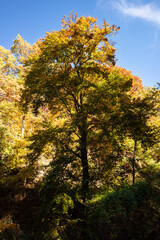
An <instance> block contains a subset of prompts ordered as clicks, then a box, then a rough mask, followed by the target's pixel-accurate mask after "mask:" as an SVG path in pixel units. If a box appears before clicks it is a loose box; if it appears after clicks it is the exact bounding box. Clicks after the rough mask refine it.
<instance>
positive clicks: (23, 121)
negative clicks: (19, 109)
mask: <svg viewBox="0 0 160 240" xmlns="http://www.w3.org/2000/svg"><path fill="white" fill-rule="evenodd" d="M24 130H25V115H23V116H22V138H23V137H24Z"/></svg>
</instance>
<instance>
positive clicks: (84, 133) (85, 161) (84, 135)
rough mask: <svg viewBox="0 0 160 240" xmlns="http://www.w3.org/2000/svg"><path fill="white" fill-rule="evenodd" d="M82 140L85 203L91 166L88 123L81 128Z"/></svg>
mask: <svg viewBox="0 0 160 240" xmlns="http://www.w3.org/2000/svg"><path fill="white" fill-rule="evenodd" d="M80 132H81V139H80V148H81V163H82V169H83V176H82V199H83V202H84V203H85V201H86V197H87V194H88V192H89V166H88V156H87V130H86V121H83V124H82V128H81V131H80Z"/></svg>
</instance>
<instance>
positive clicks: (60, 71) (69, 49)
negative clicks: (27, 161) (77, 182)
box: [22, 14, 132, 202]
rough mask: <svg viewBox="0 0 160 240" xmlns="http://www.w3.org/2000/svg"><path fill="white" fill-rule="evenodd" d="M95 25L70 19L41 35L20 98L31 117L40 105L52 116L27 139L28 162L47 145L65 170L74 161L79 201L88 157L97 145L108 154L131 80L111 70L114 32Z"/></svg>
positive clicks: (91, 20) (85, 182)
mask: <svg viewBox="0 0 160 240" xmlns="http://www.w3.org/2000/svg"><path fill="white" fill-rule="evenodd" d="M96 21H97V20H96V19H94V18H92V17H86V18H84V17H80V18H77V15H75V16H73V15H72V14H71V16H70V17H69V18H68V20H65V19H63V20H62V28H61V29H60V30H59V31H53V32H52V33H47V34H46V36H45V38H44V39H43V40H41V43H40V44H39V45H40V51H39V52H38V54H32V57H30V58H29V60H28V65H29V66H30V70H29V71H28V73H27V74H26V80H25V90H24V92H23V98H22V99H23V101H24V100H25V105H28V104H29V103H32V104H33V108H34V111H35V112H37V111H38V109H40V108H41V107H43V106H46V107H47V108H48V109H49V110H50V111H51V113H52V114H53V116H54V120H53V121H52V124H49V125H47V124H45V126H48V129H47V130H45V127H44V129H43V130H41V131H39V132H38V133H37V135H36V136H37V137H35V138H34V137H33V140H34V141H33V144H32V147H31V148H32V149H33V155H34V157H35V158H36V157H38V156H39V154H40V152H41V150H42V149H43V148H44V146H45V145H46V144H47V143H48V142H53V143H54V145H55V146H56V149H55V150H54V151H55V154H54V157H55V159H56V157H57V156H59V159H61V161H62V158H63V159H64V161H65V164H64V162H63V166H64V165H65V170H66V169H70V167H71V165H72V166H73V165H74V163H75V162H76V164H77V166H78V167H79V169H78V171H79V172H80V170H81V168H82V176H81V175H80V176H79V177H80V178H79V179H81V178H82V180H81V181H82V188H81V193H82V198H83V201H84V202H85V200H86V197H87V195H88V192H89V184H90V183H91V179H90V172H91V170H90V169H89V162H90V161H92V160H94V161H98V159H97V157H98V156H96V157H95V158H96V159H95V158H94V159H93V158H92V153H93V152H96V149H95V148H96V147H98V144H97V142H98V141H99V143H100V142H101V143H102V142H103V144H102V145H103V150H104V149H105V147H104V143H106V146H108V150H109V149H112V147H113V143H114V144H115V142H117V139H118V135H116V132H118V131H120V128H119V127H118V125H114V120H115V119H114V117H115V116H116V118H117V116H118V115H119V114H120V112H121V110H120V109H121V105H122V104H123V102H124V101H129V99H130V97H129V95H128V94H127V92H128V90H130V88H131V85H132V79H131V75H125V74H123V73H122V72H121V71H120V69H118V68H117V67H114V65H115V48H114V47H113V45H112V44H110V41H109V38H111V37H112V36H113V35H114V34H115V33H117V31H118V29H119V28H116V27H115V26H114V25H113V26H111V27H110V26H109V25H108V23H107V22H106V21H104V23H103V24H102V26H98V25H97V24H96ZM115 113H116V114H115ZM119 117H120V116H118V118H119ZM55 119H56V120H55ZM100 145H101V144H99V149H100V148H101V146H100ZM109 146H110V147H109ZM60 150H61V151H60ZM109 151H112V150H109ZM30 156H31V155H30ZM93 156H94V154H93ZM104 159H105V157H104ZM79 160H80V164H78V162H79ZM59 163H60V161H59ZM91 165H92V164H90V166H91ZM70 173H71V171H70ZM74 173H75V168H74V170H73V168H72V175H73V174H74Z"/></svg>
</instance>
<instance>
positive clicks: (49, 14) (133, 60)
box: [0, 0, 160, 86]
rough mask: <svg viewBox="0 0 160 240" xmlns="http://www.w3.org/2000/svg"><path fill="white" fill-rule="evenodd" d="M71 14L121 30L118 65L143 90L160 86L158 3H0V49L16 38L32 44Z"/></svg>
mask: <svg viewBox="0 0 160 240" xmlns="http://www.w3.org/2000/svg"><path fill="white" fill-rule="evenodd" d="M72 11H73V13H76V12H78V16H79V17H80V16H81V15H83V16H92V17H95V18H97V19H98V23H99V24H101V23H102V22H103V19H106V21H107V22H108V23H109V24H115V25H117V26H120V31H119V33H118V34H117V35H116V36H115V37H114V41H115V42H116V45H115V46H116V48H117V53H116V58H117V65H118V66H120V67H124V68H126V69H127V70H131V71H132V73H133V74H134V75H137V76H139V77H140V78H141V79H142V82H143V84H144V85H145V86H155V85H156V82H160V1H159V0H80V1H77V0H74V1H73V0H23V1H22V0H14V1H13V0H1V1H0V45H1V46H3V47H5V48H6V49H10V47H11V46H12V44H13V40H14V39H15V38H16V36H17V35H18V34H20V35H21V36H22V37H23V38H24V39H25V40H26V41H27V42H29V43H30V44H33V43H34V42H36V40H37V39H39V38H41V37H44V35H45V32H46V31H49V32H51V31H52V30H53V29H54V30H58V29H60V24H61V18H62V17H63V16H64V15H69V14H70V13H71V12H72Z"/></svg>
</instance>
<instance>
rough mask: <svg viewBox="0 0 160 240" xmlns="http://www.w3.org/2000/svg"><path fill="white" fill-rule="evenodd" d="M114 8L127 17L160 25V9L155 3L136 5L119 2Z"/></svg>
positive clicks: (116, 2)
mask: <svg viewBox="0 0 160 240" xmlns="http://www.w3.org/2000/svg"><path fill="white" fill-rule="evenodd" d="M114 6H115V7H116V8H117V9H118V10H119V11H120V12H122V13H123V14H125V15H128V16H131V17H136V18H141V19H144V20H147V21H150V22H153V23H156V24H158V25H160V8H158V7H157V6H156V5H155V4H154V3H153V2H151V3H149V4H143V5H136V4H133V3H130V2H129V1H126V0H119V1H114Z"/></svg>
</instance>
